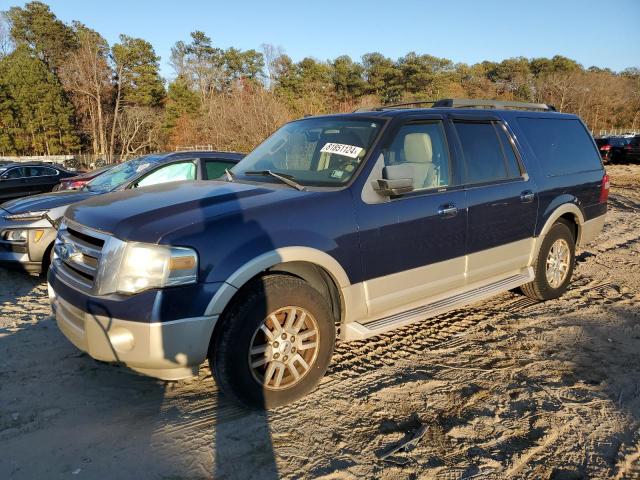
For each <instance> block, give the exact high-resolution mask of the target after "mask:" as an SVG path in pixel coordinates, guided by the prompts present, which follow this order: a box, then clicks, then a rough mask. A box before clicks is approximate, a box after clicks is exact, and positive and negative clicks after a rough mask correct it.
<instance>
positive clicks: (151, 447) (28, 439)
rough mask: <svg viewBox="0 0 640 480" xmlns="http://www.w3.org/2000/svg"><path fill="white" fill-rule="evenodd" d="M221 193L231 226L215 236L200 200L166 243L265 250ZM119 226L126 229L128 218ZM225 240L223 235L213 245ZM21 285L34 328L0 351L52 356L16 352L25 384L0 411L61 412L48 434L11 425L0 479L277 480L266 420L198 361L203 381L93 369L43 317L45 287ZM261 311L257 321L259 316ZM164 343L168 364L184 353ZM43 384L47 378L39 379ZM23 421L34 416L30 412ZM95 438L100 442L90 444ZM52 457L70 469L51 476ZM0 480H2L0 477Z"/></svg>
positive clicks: (97, 317) (100, 314)
mask: <svg viewBox="0 0 640 480" xmlns="http://www.w3.org/2000/svg"><path fill="white" fill-rule="evenodd" d="M207 183H209V182H207ZM166 188H170V186H168V185H165V186H158V188H157V189H156V190H155V195H158V196H161V195H162V194H163V191H164V189H166ZM207 188H216V186H215V185H211V186H209V187H207ZM220 188H222V189H225V191H224V192H223V195H224V204H223V207H222V208H223V209H224V212H232V215H231V216H230V217H229V218H228V219H227V221H228V224H229V227H230V228H228V230H224V229H222V231H220V230H217V228H218V226H219V225H218V224H216V223H213V222H211V218H213V217H215V216H216V213H217V210H216V209H219V208H221V205H222V203H221V202H220V203H219V204H216V203H215V202H213V203H212V202H209V203H204V202H202V203H201V204H200V206H199V208H192V209H190V210H189V212H191V213H187V215H188V218H186V219H184V218H181V219H180V224H182V225H190V226H192V228H187V229H186V230H185V232H184V233H183V234H181V235H180V236H178V237H175V238H172V240H171V241H170V242H169V244H171V245H176V246H182V245H195V243H194V242H192V240H193V239H194V238H199V239H200V242H202V238H206V239H207V241H208V242H210V243H211V242H214V241H216V240H217V241H220V242H222V241H224V242H234V243H229V244H231V245H234V244H235V245H237V249H238V252H239V254H240V255H243V254H250V253H251V250H252V249H253V248H254V247H255V245H251V244H243V243H242V239H246V241H247V242H250V241H256V240H258V241H259V242H260V247H261V248H265V249H266V250H269V249H270V248H272V243H271V240H270V239H269V236H268V235H267V234H266V232H265V231H264V230H263V229H262V227H261V225H260V222H259V221H258V220H256V219H245V218H243V215H242V213H241V212H243V211H246V208H243V207H242V205H234V204H235V203H242V201H243V199H242V198H241V195H240V196H239V195H236V193H235V192H234V190H233V189H226V188H225V185H222V186H221V185H219V184H218V185H217V189H220ZM147 195H149V198H150V200H149V201H150V202H151V203H153V198H151V197H153V195H154V194H147ZM106 197H107V196H105V197H104V198H105V200H106V199H107V198H106ZM203 198H206V192H204V193H203ZM121 201H122V200H121V199H120V198H119V197H115V198H114V199H113V202H112V203H114V204H115V203H119V202H121ZM236 212H238V213H236ZM174 215H175V216H180V215H183V216H184V215H185V214H184V212H179V211H175V210H171V211H170V212H167V216H165V217H163V218H162V221H167V217H168V216H174ZM125 221H130V222H132V223H133V222H135V218H133V217H132V218H130V219H127V220H125ZM213 227H215V228H216V229H214V228H213ZM231 227H233V228H231ZM223 236H226V238H221V237H223ZM201 258H203V259H206V258H207V257H206V256H201ZM202 261H209V260H202ZM215 267H216V268H220V265H219V263H217V262H216V265H215ZM213 268H214V264H213V263H211V264H204V265H201V271H204V272H205V273H204V275H205V276H207V275H209V273H210V272H211V271H212V269H213ZM27 284H30V285H31V284H32V285H33V289H32V290H33V291H32V290H26V289H25V290H24V292H21V293H20V294H21V295H22V294H25V293H27V294H29V295H31V296H32V297H34V298H33V299H32V300H34V299H35V298H36V297H37V303H38V305H41V306H42V305H46V306H47V307H46V311H45V312H41V314H40V316H39V318H38V321H37V322H36V323H35V324H33V325H31V324H30V325H25V328H24V329H22V330H20V332H13V333H11V334H10V335H8V336H6V337H3V338H0V352H8V351H10V352H15V351H17V350H18V349H19V345H20V343H22V342H26V343H29V344H33V343H34V342H33V341H32V340H30V339H31V338H32V337H37V338H38V342H39V343H42V344H45V343H46V344H47V345H48V347H49V349H50V350H51V351H52V352H53V353H52V356H51V358H50V359H47V360H46V361H45V359H44V358H43V356H42V354H41V353H40V352H39V351H37V349H36V348H35V345H34V348H33V349H28V350H26V351H24V352H20V357H21V358H22V362H18V361H16V362H12V366H11V371H12V374H11V375H12V376H11V377H10V378H13V379H14V380H16V381H17V383H20V382H23V381H24V380H23V379H25V378H28V379H29V381H28V383H29V387H28V388H26V389H24V388H23V389H18V388H17V387H16V388H11V389H10V390H4V391H3V389H2V387H0V399H2V397H4V395H5V394H6V395H8V396H10V395H15V400H14V401H9V402H7V403H5V402H0V403H2V404H4V407H1V406H0V408H2V409H3V410H4V411H3V415H5V416H7V418H9V419H10V418H11V415H12V413H13V412H12V410H19V409H20V405H21V404H22V405H30V404H31V403H33V407H32V408H31V407H30V409H31V410H33V411H34V412H37V411H47V410H51V409H52V408H53V409H56V410H58V411H59V412H60V413H59V414H57V415H56V422H55V423H56V425H57V426H56V427H55V428H54V429H53V430H52V428H53V427H52V425H53V422H52V423H51V424H48V423H46V422H40V423H39V425H41V427H39V428H38V429H37V430H36V431H34V432H31V431H30V430H28V429H23V428H22V427H19V426H18V430H17V431H15V432H14V434H15V435H14V434H12V435H10V446H9V449H10V450H11V451H15V452H16V455H15V456H14V457H12V456H11V455H9V458H12V460H11V462H10V464H7V465H3V464H2V462H5V461H8V460H6V459H5V460H0V472H3V471H4V469H5V467H6V468H7V469H8V471H9V473H10V475H9V476H8V478H14V477H15V478H38V477H45V476H46V477H49V478H56V476H57V475H60V476H66V475H68V474H69V472H71V473H73V472H74V471H76V470H77V469H78V468H81V469H82V470H83V473H85V475H86V476H87V477H89V478H113V476H112V475H109V474H108V469H109V468H116V465H117V468H118V469H120V471H122V472H125V471H126V475H123V476H124V477H126V478H130V477H134V476H136V474H137V476H138V477H140V478H167V477H168V478H173V477H175V478H183V477H186V478H260V479H262V478H266V479H269V478H279V474H278V469H277V466H276V461H275V455H274V452H273V445H272V442H271V434H270V428H269V416H268V413H267V412H265V411H264V410H260V409H258V410H256V411H248V410H244V409H242V408H240V407H238V406H237V404H235V403H233V402H232V401H230V400H229V399H227V398H224V396H223V395H222V393H221V392H220V389H219V388H217V386H216V385H215V382H214V381H213V379H212V378H211V375H210V373H209V369H208V368H206V366H205V364H203V365H201V374H200V375H199V377H198V378H196V379H187V380H181V381H177V382H163V381H159V380H155V379H153V378H150V377H144V376H141V375H138V374H135V373H133V372H131V371H130V370H129V369H127V368H126V367H125V366H124V365H118V366H116V365H113V364H106V363H101V362H97V361H95V360H93V359H91V358H90V357H89V356H88V355H86V354H83V353H82V352H80V351H79V350H77V349H76V348H75V347H74V346H73V345H72V344H71V343H70V342H69V341H68V340H67V339H66V338H64V336H63V335H62V334H61V333H60V331H59V330H58V328H57V325H55V320H53V319H52V318H51V317H50V316H49V315H50V313H49V312H48V301H47V300H46V284H44V285H42V284H40V285H38V283H37V280H33V283H29V282H27ZM13 295H14V294H10V295H9V296H8V297H9V298H10V297H12V296H13ZM16 295H17V294H16ZM43 297H44V298H43ZM165 300H166V297H165ZM194 301H195V300H194ZM205 306H206V304H205ZM85 308H86V309H88V310H89V313H90V315H88V317H87V319H86V321H87V322H95V323H98V325H99V327H100V330H101V331H102V333H103V334H104V335H105V336H106V337H107V338H108V334H109V331H110V329H111V328H113V326H112V325H113V323H112V314H111V312H110V311H109V310H108V309H106V308H105V307H104V305H102V304H100V302H95V301H90V302H88V303H87V305H85ZM154 308H157V309H158V311H159V312H160V318H161V319H162V318H165V317H166V316H165V315H163V312H166V311H169V310H173V311H174V312H175V309H176V305H175V304H174V305H169V304H165V303H163V300H161V301H159V304H158V305H156V306H155V307H154ZM15 313H16V312H8V315H10V316H12V317H13V316H14V314H15ZM203 313H204V312H203ZM203 313H202V314H203ZM266 313H267V312H266V311H265V312H264V313H263V314H261V315H262V316H263V318H265V317H266ZM41 330H43V331H41ZM36 332H40V333H36ZM162 339H163V345H162V348H163V355H164V357H165V358H166V360H168V361H170V362H173V363H175V364H176V366H178V365H179V363H180V362H182V361H184V359H185V358H187V355H189V354H190V353H189V352H187V351H183V350H181V349H180V344H177V343H176V342H173V341H171V339H170V338H169V336H168V335H164V336H163V337H162ZM195 340H196V339H193V341H195ZM38 342H36V343H38ZM111 351H112V353H113V356H114V358H115V359H116V362H115V363H116V364H117V363H118V360H119V357H118V355H117V352H116V350H115V349H114V348H112V349H111ZM30 355H31V356H33V358H36V359H37V360H36V361H41V362H43V364H42V365H41V366H39V367H38V368H37V369H36V370H30V369H28V368H27V367H26V365H30V364H33V363H34V360H33V359H30ZM187 360H189V359H187ZM246 367H247V368H248V365H247V366H246ZM43 377H46V381H44V382H43V381H42V380H43ZM10 378H9V377H8V378H7V379H8V380H10ZM54 378H55V379H57V380H56V382H54V381H53V379H54ZM50 379H51V380H50ZM2 380H4V378H3V379H2ZM36 391H39V392H40V393H39V394H38V395H37V396H39V397H42V394H43V393H44V394H45V395H47V396H53V397H54V398H55V399H56V402H55V405H54V406H51V405H49V404H48V402H47V401H44V400H43V401H37V402H33V401H31V400H30V396H35V395H36V394H35V392H36ZM5 398H7V399H8V398H9V397H5ZM258 403H261V402H260V401H258ZM21 415H22V414H21ZM30 415H31V416H35V417H37V413H33V414H30ZM9 423H10V424H11V425H8V426H13V425H14V423H13V422H9ZM16 426H17V425H16ZM54 431H55V434H56V435H58V434H60V435H62V436H69V437H70V438H71V439H72V440H73V441H72V442H70V443H68V444H64V445H60V444H58V443H55V442H52V441H51V440H49V436H50V435H52V433H53V432H54ZM78 434H79V436H78ZM99 436H100V437H102V440H101V441H99V442H98V441H97V437H99ZM2 438H3V437H2V427H1V426H0V443H5V442H3V440H2ZM94 442H96V443H99V446H97V447H96V448H95V449H94V450H95V454H90V453H87V452H90V451H91V450H92V446H94V445H95V444H94ZM28 443H32V444H38V445H39V446H40V448H39V450H40V451H41V452H42V453H41V455H42V462H41V461H38V462H31V463H29V461H28V458H29V454H28V452H29V448H27V444H28ZM54 451H57V454H56V458H57V460H56V463H59V462H64V463H65V464H68V465H70V467H69V468H64V469H62V470H60V471H58V470H56V469H49V468H45V467H44V466H43V463H44V462H46V460H45V459H46V458H47V457H49V458H51V457H53V456H54ZM82 452H84V453H82ZM85 457H86V458H87V459H88V460H87V464H86V465H84V466H80V467H76V468H74V467H73V463H74V462H76V463H77V461H76V459H77V458H85ZM0 477H2V478H4V476H3V475H2V474H0Z"/></svg>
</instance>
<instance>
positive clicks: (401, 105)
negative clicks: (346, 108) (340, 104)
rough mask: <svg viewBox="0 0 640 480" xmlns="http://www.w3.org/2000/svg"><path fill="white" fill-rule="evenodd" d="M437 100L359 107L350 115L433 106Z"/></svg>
mask: <svg viewBox="0 0 640 480" xmlns="http://www.w3.org/2000/svg"><path fill="white" fill-rule="evenodd" d="M438 101H439V100H417V101H415V102H405V103H389V104H386V105H380V106H378V107H360V108H356V109H355V110H354V111H353V112H352V113H358V112H381V111H383V110H392V109H394V108H406V107H409V106H411V105H433V104H434V103H436V102H438Z"/></svg>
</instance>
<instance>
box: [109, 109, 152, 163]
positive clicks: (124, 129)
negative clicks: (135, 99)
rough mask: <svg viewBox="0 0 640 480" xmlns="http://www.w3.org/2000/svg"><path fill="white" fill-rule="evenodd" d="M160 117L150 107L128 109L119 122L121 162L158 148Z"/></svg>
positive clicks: (121, 115)
mask: <svg viewBox="0 0 640 480" xmlns="http://www.w3.org/2000/svg"><path fill="white" fill-rule="evenodd" d="M159 120H160V116H159V115H158V112H157V111H156V110H155V109H153V108H150V107H128V108H126V109H124V110H123V111H122V113H121V114H120V116H119V120H118V128H117V132H118V141H119V144H120V161H125V160H127V159H128V158H129V157H131V156H134V155H139V154H141V153H144V152H148V151H149V150H153V149H155V148H156V147H157V141H158V138H159V130H160V121H159Z"/></svg>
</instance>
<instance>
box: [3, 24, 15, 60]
mask: <svg viewBox="0 0 640 480" xmlns="http://www.w3.org/2000/svg"><path fill="white" fill-rule="evenodd" d="M12 50H13V41H12V40H11V35H10V33H9V25H8V23H7V20H6V18H5V16H4V15H3V14H2V13H0V58H2V57H4V56H6V55H9V54H10V53H11V51H12Z"/></svg>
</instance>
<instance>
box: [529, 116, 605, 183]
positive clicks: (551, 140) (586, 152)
mask: <svg viewBox="0 0 640 480" xmlns="http://www.w3.org/2000/svg"><path fill="white" fill-rule="evenodd" d="M518 123H519V124H520V127H521V128H522V130H523V131H524V134H525V135H526V137H527V140H528V142H529V145H530V146H531V148H532V149H533V152H534V153H535V154H536V157H538V160H539V161H540V163H541V165H542V168H543V169H544V172H545V174H546V175H547V176H549V177H553V176H558V175H567V174H570V173H576V172H586V171H589V170H601V169H602V163H601V162H600V154H599V153H598V151H597V150H596V149H595V148H594V146H593V143H592V141H591V136H590V135H589V132H587V130H586V129H585V128H584V126H583V125H582V123H581V122H580V121H579V120H574V119H559V118H526V117H520V118H519V119H518Z"/></svg>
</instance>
